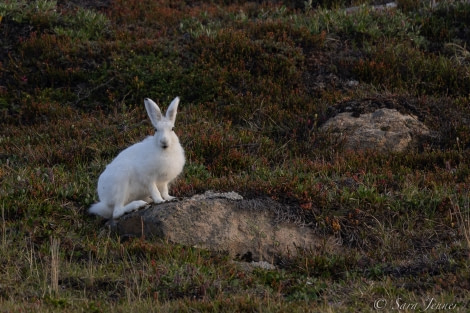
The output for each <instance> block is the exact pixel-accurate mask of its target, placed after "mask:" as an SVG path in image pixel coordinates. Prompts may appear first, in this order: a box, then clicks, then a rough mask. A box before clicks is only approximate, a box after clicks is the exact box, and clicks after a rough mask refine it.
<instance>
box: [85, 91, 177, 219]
mask: <svg viewBox="0 0 470 313" xmlns="http://www.w3.org/2000/svg"><path fill="white" fill-rule="evenodd" d="M144 103H145V108H146V110H147V113H148V116H149V117H150V120H151V122H152V124H153V126H154V127H155V129H156V131H155V135H153V136H149V137H147V138H146V139H144V140H143V141H141V142H139V143H136V144H134V145H132V146H130V147H128V148H127V149H125V150H123V151H122V152H121V153H119V154H118V156H117V157H116V158H115V159H114V160H113V161H112V162H111V163H110V164H108V166H106V169H105V170H104V172H103V173H102V174H101V175H100V178H99V179H98V196H99V198H100V202H98V203H96V204H93V205H92V206H91V207H90V210H89V212H90V213H92V214H97V215H101V216H102V217H104V218H111V217H113V218H119V217H120V216H122V215H123V214H125V213H127V212H131V211H134V210H136V209H138V208H140V207H142V206H144V205H146V204H147V201H149V200H150V199H149V198H151V199H152V200H153V201H154V202H155V203H161V202H163V201H165V200H171V199H173V198H174V197H172V196H170V195H169V194H168V183H170V182H171V181H172V180H173V179H175V178H176V177H177V176H178V175H179V174H180V173H181V171H182V170H183V166H184V163H185V157H184V150H183V147H181V144H180V142H179V139H178V136H176V134H175V133H174V131H173V127H174V124H175V119H176V112H177V109H178V104H179V98H178V97H176V98H175V99H174V100H173V101H172V102H171V104H170V106H169V107H168V110H167V112H166V115H165V116H162V113H161V111H160V109H159V108H158V106H157V104H156V103H155V102H153V101H152V100H150V99H148V98H146V99H145V100H144Z"/></svg>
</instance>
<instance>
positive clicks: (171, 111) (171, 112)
mask: <svg viewBox="0 0 470 313" xmlns="http://www.w3.org/2000/svg"><path fill="white" fill-rule="evenodd" d="M179 103H180V98H179V97H176V98H175V99H173V101H171V103H170V106H169V107H168V110H166V118H167V119H169V120H170V121H172V122H173V123H174V122H175V120H176V112H177V110H178V104H179Z"/></svg>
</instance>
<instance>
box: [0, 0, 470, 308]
mask: <svg viewBox="0 0 470 313" xmlns="http://www.w3.org/2000/svg"><path fill="white" fill-rule="evenodd" d="M318 3H319V2H312V5H311V6H310V5H309V2H306V3H304V1H296V2H286V3H285V4H284V3H282V2H278V3H273V2H260V1H258V2H245V1H239V2H234V3H231V4H226V3H225V2H222V1H219V2H218V1H214V2H211V3H206V2H186V1H140V0H139V1H137V0H135V1H133V0H131V1H121V0H116V1H112V2H107V1H93V2H92V1H57V2H55V1H31V2H26V1H4V2H3V3H2V4H0V15H1V16H2V18H1V21H0V32H1V34H0V38H1V42H0V45H1V47H0V62H1V63H0V118H1V121H0V122H1V125H2V128H1V130H0V183H1V189H0V195H1V201H0V207H1V212H2V223H1V225H2V228H1V229H2V236H1V238H2V241H1V244H2V254H1V257H0V258H1V259H0V262H1V264H2V273H1V274H2V275H0V276H1V278H0V303H1V305H0V306H1V307H2V308H4V309H5V310H7V311H21V310H34V311H37V312H46V311H52V310H54V311H60V310H62V311H67V312H73V311H77V312H78V311H83V310H87V311H95V312H102V311H129V310H130V311H139V310H140V311H152V310H154V311H190V310H199V311H218V310H222V308H226V309H227V310H232V311H237V310H238V311H286V310H289V311H294V312H295V311H298V312H304V311H308V310H311V311H318V312H325V311H328V310H330V311H335V312H336V311H338V312H348V311H351V310H354V311H359V310H362V311H370V310H373V309H374V303H375V304H379V305H381V304H383V302H378V303H377V302H376V301H377V300H380V299H384V300H386V301H387V303H388V305H389V306H388V307H386V308H388V309H390V310H391V309H394V307H393V305H396V301H395V300H396V299H400V301H403V302H402V303H404V302H406V303H407V304H410V305H412V304H415V303H417V304H418V306H420V307H422V306H423V305H425V303H426V301H427V300H428V299H430V298H433V299H435V300H436V301H439V302H440V303H446V304H449V305H450V304H456V305H457V306H456V308H454V310H455V311H460V312H465V311H467V310H468V299H469V298H470V297H469V294H468V290H469V286H468V282H469V281H470V279H469V273H470V272H469V271H468V262H469V250H468V249H469V246H468V245H469V240H468V236H469V229H470V225H469V224H468V215H469V202H470V200H469V193H468V191H469V190H470V188H469V187H470V186H469V185H470V184H469V175H470V164H469V160H470V157H469V155H468V148H469V143H470V136H469V134H470V132H469V123H470V121H469V118H468V116H470V115H469V113H470V112H469V97H468V93H469V90H470V75H469V52H468V46H469V44H470V43H469V42H468V40H469V38H470V36H468V33H469V26H468V23H467V21H468V20H469V15H470V7H469V4H468V3H464V2H458V1H457V2H455V3H447V2H442V3H441V5H440V6H438V7H435V8H432V9H431V8H429V7H427V6H426V4H418V3H416V2H409V1H399V2H398V8H397V9H394V10H392V11H373V10H371V9H369V8H368V7H367V6H363V7H359V9H358V10H357V11H355V12H352V13H346V12H345V11H344V10H343V9H342V8H344V7H346V6H349V5H350V3H347V2H341V1H338V2H337V3H336V4H335V5H329V4H327V3H326V2H324V3H323V2H322V3H321V4H322V8H321V7H319V6H316V4H318ZM326 7H328V8H329V9H326ZM176 95H180V96H181V99H182V103H181V112H180V114H179V115H178V121H177V129H176V132H177V133H178V135H179V137H180V139H181V141H182V144H183V146H184V147H185V149H186V153H187V158H188V162H187V164H188V165H187V167H186V168H185V170H184V175H183V176H182V177H181V178H180V179H179V180H178V181H177V182H176V183H175V184H174V185H173V186H172V189H173V193H174V194H176V195H178V196H180V197H189V196H191V195H193V194H196V193H199V192H204V191H206V190H209V189H212V190H219V191H228V190H237V191H238V192H240V193H242V194H243V195H244V196H245V197H247V198H255V197H258V196H268V197H271V198H273V199H275V200H277V201H279V202H281V203H284V204H286V206H288V207H289V208H294V209H292V210H289V211H288V212H287V213H288V214H291V215H293V217H292V218H295V217H296V216H300V217H301V218H302V219H303V220H305V221H306V224H308V225H309V226H310V227H311V228H312V229H314V230H315V232H316V233H317V235H318V236H320V237H321V236H323V238H335V239H336V240H334V241H331V240H325V242H324V244H323V246H322V247H321V248H320V249H317V250H315V251H308V252H305V253H303V254H300V255H298V256H297V257H296V258H292V259H286V260H284V262H283V263H282V264H281V268H280V269H278V270H275V271H270V270H261V269H260V270H254V271H253V272H246V271H244V270H243V269H241V268H240V267H238V266H237V265H236V264H233V263H231V262H230V260H229V258H228V257H227V256H225V255H220V254H214V253H209V252H207V251H204V250H197V249H192V248H190V247H183V246H174V245H170V244H168V243H165V242H149V241H145V240H143V239H142V240H130V241H127V242H121V241H120V240H119V239H118V238H115V237H114V236H111V235H109V234H107V233H106V231H105V230H104V228H102V226H103V222H102V221H100V220H97V219H95V218H94V217H91V216H89V215H88V214H87V213H86V209H87V208H88V207H89V205H90V204H91V203H93V202H94V201H95V199H96V194H95V188H96V180H97V177H98V176H99V173H100V172H101V171H102V170H103V169H104V167H105V165H106V164H107V163H108V162H109V161H110V160H111V159H112V158H113V157H114V156H115V155H116V154H117V153H118V152H119V151H120V150H122V149H123V148H124V147H126V146H128V145H130V144H131V143H133V142H136V141H138V140H141V139H142V138H143V137H144V136H145V135H147V134H150V133H151V132H152V130H151V126H150V124H149V123H148V121H147V117H146V115H145V111H144V109H143V106H142V99H143V98H144V97H152V98H153V99H154V100H156V101H158V102H159V104H160V105H162V107H166V105H167V103H168V102H169V100H170V99H172V98H173V97H174V96H176ZM383 107H386V108H394V109H397V110H398V111H400V112H402V113H412V114H414V115H416V116H418V118H419V119H420V120H421V121H422V122H424V123H425V124H426V125H427V127H428V128H430V129H431V130H432V131H434V132H436V133H437V134H438V135H437V136H435V137H433V138H431V139H430V140H429V141H427V142H423V145H422V148H421V149H419V150H417V151H412V152H407V153H394V154H386V155H384V154H380V153H375V152H368V153H365V152H364V153H350V152H345V151H344V150H343V149H342V148H343V147H342V145H341V142H337V141H336V140H335V138H333V137H330V136H329V135H328V134H323V133H321V132H320V131H319V127H320V126H321V125H322V124H323V123H324V122H325V121H326V120H327V119H328V118H330V117H331V116H334V115H335V114H337V113H339V112H344V111H347V110H352V111H353V112H356V113H357V114H361V113H364V112H370V111H373V110H375V109H376V108H383ZM261 308H262V309H261ZM408 309H410V307H408Z"/></svg>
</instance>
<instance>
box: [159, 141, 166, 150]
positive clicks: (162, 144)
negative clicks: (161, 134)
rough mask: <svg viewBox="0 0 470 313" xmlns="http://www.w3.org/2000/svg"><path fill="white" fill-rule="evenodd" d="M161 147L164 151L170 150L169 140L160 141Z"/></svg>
mask: <svg viewBox="0 0 470 313" xmlns="http://www.w3.org/2000/svg"><path fill="white" fill-rule="evenodd" d="M160 146H161V147H162V148H163V149H166V148H168V140H166V139H162V140H160Z"/></svg>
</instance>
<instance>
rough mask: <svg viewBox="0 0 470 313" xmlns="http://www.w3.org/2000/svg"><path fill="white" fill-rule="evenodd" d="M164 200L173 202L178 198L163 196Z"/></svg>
mask: <svg viewBox="0 0 470 313" xmlns="http://www.w3.org/2000/svg"><path fill="white" fill-rule="evenodd" d="M163 199H165V201H171V200H174V199H176V197H173V196H170V195H166V196H163Z"/></svg>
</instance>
